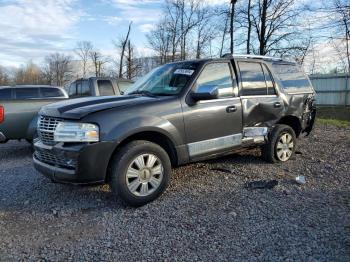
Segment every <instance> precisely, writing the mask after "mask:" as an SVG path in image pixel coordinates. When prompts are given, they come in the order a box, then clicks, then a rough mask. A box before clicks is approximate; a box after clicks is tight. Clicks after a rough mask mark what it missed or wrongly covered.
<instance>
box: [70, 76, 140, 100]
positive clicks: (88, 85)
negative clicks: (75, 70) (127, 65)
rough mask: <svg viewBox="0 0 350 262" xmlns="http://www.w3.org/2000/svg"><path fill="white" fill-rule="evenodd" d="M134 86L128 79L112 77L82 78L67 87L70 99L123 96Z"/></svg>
mask: <svg viewBox="0 0 350 262" xmlns="http://www.w3.org/2000/svg"><path fill="white" fill-rule="evenodd" d="M132 84H133V81H131V80H127V79H115V78H110V77H90V78H85V79H84V78H81V79H77V80H75V81H74V82H72V83H71V84H70V85H69V86H68V87H67V92H68V94H69V98H77V97H85V96H111V95H121V94H123V93H124V92H125V91H126V89H127V88H128V87H130V86H131V85H132Z"/></svg>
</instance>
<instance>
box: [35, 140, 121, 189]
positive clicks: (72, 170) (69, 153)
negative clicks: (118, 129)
mask: <svg viewBox="0 0 350 262" xmlns="http://www.w3.org/2000/svg"><path fill="white" fill-rule="evenodd" d="M34 148H35V152H34V155H33V162H34V167H35V169H36V170H38V171H39V172H40V173H42V174H43V175H44V176H46V177H48V178H50V179H51V180H53V181H55V182H61V183H71V184H95V183H103V182H105V180H106V174H107V167H108V164H109V159H110V157H111V156H112V153H113V150H114V144H113V143H111V142H100V143H95V144H87V143H81V144H72V145H69V144H68V145H65V144H63V143H59V144H57V145H55V146H47V145H44V144H43V143H42V142H41V141H37V142H36V143H35V144H34ZM43 156H44V157H43Z"/></svg>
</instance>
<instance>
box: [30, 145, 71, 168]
mask: <svg viewBox="0 0 350 262" xmlns="http://www.w3.org/2000/svg"><path fill="white" fill-rule="evenodd" d="M34 156H35V158H36V159H38V160H39V161H41V162H44V163H46V164H49V165H53V166H58V167H63V168H69V169H74V168H75V167H76V165H77V161H76V160H75V159H72V158H67V157H64V156H58V155H55V154H53V153H52V152H51V151H50V150H46V149H40V150H36V151H35V153H34Z"/></svg>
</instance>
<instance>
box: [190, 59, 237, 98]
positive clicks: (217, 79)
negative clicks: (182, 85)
mask: <svg viewBox="0 0 350 262" xmlns="http://www.w3.org/2000/svg"><path fill="white" fill-rule="evenodd" d="M195 86H196V88H198V87H199V86H216V87H217V88H218V93H219V98H225V97H233V96H234V89H233V87H234V85H233V81H232V75H231V70H230V67H229V64H228V63H212V64H208V65H207V66H206V67H205V68H204V69H203V71H202V73H201V74H200V76H199V77H198V79H197V82H196V85H195Z"/></svg>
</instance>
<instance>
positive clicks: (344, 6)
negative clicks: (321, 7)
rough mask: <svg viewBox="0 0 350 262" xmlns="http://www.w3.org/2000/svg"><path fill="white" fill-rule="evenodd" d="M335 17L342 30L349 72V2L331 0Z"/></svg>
mask: <svg viewBox="0 0 350 262" xmlns="http://www.w3.org/2000/svg"><path fill="white" fill-rule="evenodd" d="M333 5H334V8H335V13H336V14H337V16H336V19H337V20H338V21H339V23H338V25H339V27H340V31H343V32H344V33H343V37H342V38H343V39H344V42H345V46H346V59H347V71H348V72H350V4H349V2H348V1H344V0H333Z"/></svg>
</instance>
